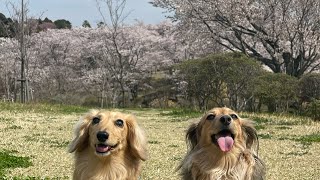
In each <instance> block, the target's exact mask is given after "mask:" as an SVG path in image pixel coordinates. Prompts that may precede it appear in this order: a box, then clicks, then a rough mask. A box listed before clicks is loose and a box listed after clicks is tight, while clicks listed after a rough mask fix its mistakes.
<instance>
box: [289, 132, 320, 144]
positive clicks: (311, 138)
mask: <svg viewBox="0 0 320 180" xmlns="http://www.w3.org/2000/svg"><path fill="white" fill-rule="evenodd" d="M295 140H296V141H300V142H310V143H313V142H316V143H319V142H320V134H316V133H314V134H309V135H305V136H301V137H300V138H296V139H295Z"/></svg>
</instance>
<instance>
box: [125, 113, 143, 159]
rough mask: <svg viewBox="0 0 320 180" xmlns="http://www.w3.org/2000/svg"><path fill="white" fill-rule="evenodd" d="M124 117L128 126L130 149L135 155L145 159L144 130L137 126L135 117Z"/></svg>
mask: <svg viewBox="0 0 320 180" xmlns="http://www.w3.org/2000/svg"><path fill="white" fill-rule="evenodd" d="M126 119H127V121H126V122H127V126H128V136H127V140H128V144H129V148H130V151H131V152H132V154H133V155H134V156H135V157H137V158H139V159H141V160H143V161H145V160H147V158H148V153H147V140H146V136H145V134H144V131H143V130H142V129H141V128H140V127H139V125H138V123H137V122H136V120H135V117H133V116H131V115H130V116H128V117H127V118H126Z"/></svg>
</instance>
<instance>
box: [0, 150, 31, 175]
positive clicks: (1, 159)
mask: <svg viewBox="0 0 320 180" xmlns="http://www.w3.org/2000/svg"><path fill="white" fill-rule="evenodd" d="M29 166H32V163H31V162H30V158H29V157H20V156H14V155H12V152H9V151H6V150H2V151H0V178H3V177H4V173H5V169H8V168H18V167H22V168H26V167H29Z"/></svg>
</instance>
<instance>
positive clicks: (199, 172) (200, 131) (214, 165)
mask: <svg viewBox="0 0 320 180" xmlns="http://www.w3.org/2000/svg"><path fill="white" fill-rule="evenodd" d="M225 119H227V120H229V121H228V123H227V125H226V124H224V123H223V122H224V121H225ZM222 131H223V132H222ZM219 133H220V134H224V135H223V136H229V138H231V136H232V139H233V141H232V143H229V141H228V143H227V141H223V143H222V145H221V146H223V147H221V146H220V144H218V143H217V141H218V140H217V139H218V138H219V137H221V136H222V135H219ZM186 139H187V142H188V148H189V149H188V153H187V155H186V156H185V158H184V159H183V161H182V162H181V164H180V166H179V169H180V170H181V175H182V179H184V180H262V179H264V178H265V165H264V163H263V162H262V160H261V159H260V158H259V157H258V155H257V151H258V137H257V133H256V130H255V128H254V127H253V124H252V122H251V121H248V120H244V119H241V118H240V117H239V116H238V115H237V114H236V113H235V112H234V111H233V110H231V109H229V108H214V109H212V110H210V111H209V112H208V113H206V114H205V115H204V116H203V117H202V118H201V119H200V121H198V122H195V123H193V124H191V125H190V127H189V129H188V131H187V135H186ZM224 142H225V144H224ZM231 144H232V145H231ZM230 146H231V147H230Z"/></svg>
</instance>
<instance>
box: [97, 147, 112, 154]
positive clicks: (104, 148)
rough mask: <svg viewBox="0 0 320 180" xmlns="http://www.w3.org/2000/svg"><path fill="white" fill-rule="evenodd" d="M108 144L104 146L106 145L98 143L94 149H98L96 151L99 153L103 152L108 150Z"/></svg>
mask: <svg viewBox="0 0 320 180" xmlns="http://www.w3.org/2000/svg"><path fill="white" fill-rule="evenodd" d="M109 148H110V147H109V146H106V145H98V146H97V147H96V150H97V151H98V152H101V153H104V152H107V151H108V150H109Z"/></svg>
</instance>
